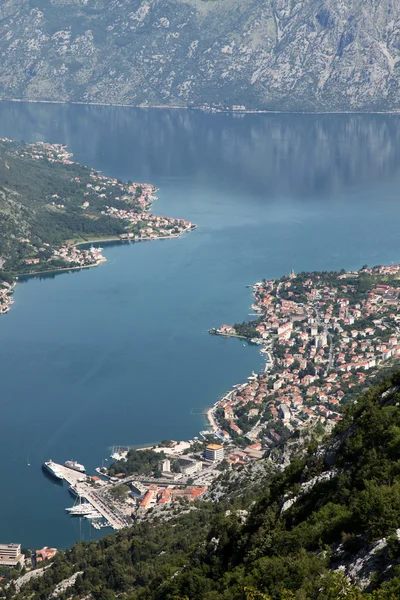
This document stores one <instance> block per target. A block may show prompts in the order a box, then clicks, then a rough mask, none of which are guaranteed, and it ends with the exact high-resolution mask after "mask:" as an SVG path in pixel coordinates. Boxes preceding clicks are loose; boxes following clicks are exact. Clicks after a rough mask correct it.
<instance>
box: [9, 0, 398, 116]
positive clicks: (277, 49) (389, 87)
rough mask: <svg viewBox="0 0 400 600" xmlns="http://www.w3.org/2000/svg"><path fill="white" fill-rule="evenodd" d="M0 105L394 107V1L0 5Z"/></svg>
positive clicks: (35, 1) (21, 1) (109, 0)
mask: <svg viewBox="0 0 400 600" xmlns="http://www.w3.org/2000/svg"><path fill="white" fill-rule="evenodd" d="M0 56H1V67H0V97H2V98H24V99H35V100H56V101H80V102H105V103H116V104H117V103H123V104H135V105H140V104H145V105H146V104H148V105H170V106H172V105H176V106H198V105H202V104H205V103H208V104H214V105H221V106H228V107H232V105H246V106H247V107H248V108H255V107H256V108H267V109H271V110H331V111H335V110H365V111H369V110H395V109H398V108H400V90H399V69H400V4H399V3H398V2H396V1H395V0H379V1H378V0H269V1H266V0H208V1H207V0H162V1H161V0H2V2H1V3H0Z"/></svg>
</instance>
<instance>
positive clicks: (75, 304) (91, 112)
mask: <svg viewBox="0 0 400 600" xmlns="http://www.w3.org/2000/svg"><path fill="white" fill-rule="evenodd" d="M0 136H7V137H11V138H14V139H17V140H25V141H33V140H46V141H51V142H62V143H66V144H67V145H68V147H69V148H70V150H71V151H72V152H74V156H75V158H76V160H79V161H81V162H85V163H87V164H90V165H92V166H94V167H96V168H98V169H101V170H102V171H103V172H104V173H105V174H107V175H112V176H116V177H120V178H121V179H133V180H139V181H140V180H143V181H149V182H152V183H154V184H155V185H157V186H158V187H160V192H159V201H158V202H157V203H156V204H155V205H154V212H156V213H159V214H165V215H170V216H177V217H183V218H186V219H189V220H191V221H193V222H195V223H197V224H198V226H199V227H198V229H197V230H196V231H195V232H194V233H192V234H189V235H186V236H185V237H183V238H180V239H177V240H165V241H158V242H152V243H142V244H135V245H118V244H117V245H109V246H107V247H106V252H105V254H106V256H107V258H108V262H107V263H106V264H105V265H102V266H101V267H99V268H96V269H87V270H84V271H81V272H72V273H67V274H62V275H57V276H55V277H54V276H47V277H41V278H35V279H30V280H28V281H26V282H22V283H21V284H20V285H19V286H18V287H17V289H16V293H15V304H14V306H13V309H12V311H11V312H10V313H9V314H8V315H7V316H4V317H1V319H0V339H1V344H0V381H1V394H0V411H1V412H0V415H1V421H0V423H1V435H0V473H1V477H2V492H3V493H2V494H1V497H0V514H1V515H2V516H1V518H0V541H2V542H8V541H13V542H14V541H16V542H22V543H23V545H26V546H30V547H36V546H39V545H43V544H46V545H48V546H52V545H55V546H57V547H66V546H68V545H71V544H72V543H73V542H74V541H75V540H77V539H80V538H84V539H88V538H89V536H90V530H89V528H88V526H87V525H86V527H84V526H81V525H80V523H79V521H77V520H73V519H70V518H68V517H67V516H66V515H65V513H64V508H65V507H66V506H69V505H70V504H71V503H72V499H71V498H70V497H69V495H68V493H67V491H66V489H65V487H64V488H63V487H60V486H57V485H54V484H52V483H51V482H50V481H49V480H48V479H46V478H45V477H44V475H43V474H42V472H41V469H40V465H41V463H42V462H43V461H44V460H46V459H48V458H52V459H53V460H56V461H65V460H66V459H69V458H74V459H76V460H79V461H80V462H83V463H84V464H85V465H86V466H87V467H88V468H89V469H93V468H94V467H95V466H98V465H100V464H101V461H102V459H104V458H106V457H108V455H109V447H110V446H112V445H113V444H132V445H135V444H147V443H151V442H154V441H158V440H160V439H162V438H174V439H187V438H188V437H190V436H193V435H196V434H197V432H198V430H199V429H201V428H202V427H203V418H202V417H201V416H199V415H197V416H195V415H193V414H191V411H192V409H193V408H202V407H206V406H209V405H211V404H212V403H213V402H215V400H217V399H218V397H219V396H220V395H221V394H222V393H223V392H224V391H226V390H227V389H228V388H229V387H230V386H231V385H233V384H234V383H236V382H238V381H241V380H243V379H244V378H245V377H247V375H249V374H250V372H251V370H252V369H259V368H261V366H262V363H261V359H260V357H259V354H258V352H257V350H256V349H254V348H250V347H243V345H242V343H241V342H239V341H236V340H223V339H219V338H216V337H212V336H209V335H208V334H207V333H206V330H207V329H208V328H210V327H212V326H214V325H216V324H220V323H222V322H227V323H232V322H235V321H240V320H244V319H246V318H247V315H248V313H249V312H251V311H250V310H249V308H250V304H251V296H250V293H249V290H248V289H246V287H245V286H246V285H247V284H250V283H253V282H254V281H256V280H259V279H261V278H262V277H267V278H269V277H275V276H280V275H282V274H285V273H288V272H289V271H290V270H291V269H292V268H294V269H295V270H308V269H339V268H341V267H346V268H357V267H360V266H361V265H362V264H365V263H368V264H378V263H390V262H391V261H399V260H400V249H399V234H398V230H399V222H400V202H399V189H400V185H399V184H400V121H399V118H398V117H390V116H297V115H292V116H281V115H271V116H265V115H257V116H256V115H254V116H253V115H246V116H245V117H244V118H237V117H234V116H232V115H207V114H202V113H197V112H190V111H187V112H185V111H154V110H137V109H130V108H109V107H84V106H56V105H33V104H15V103H0ZM28 463H30V465H31V466H28Z"/></svg>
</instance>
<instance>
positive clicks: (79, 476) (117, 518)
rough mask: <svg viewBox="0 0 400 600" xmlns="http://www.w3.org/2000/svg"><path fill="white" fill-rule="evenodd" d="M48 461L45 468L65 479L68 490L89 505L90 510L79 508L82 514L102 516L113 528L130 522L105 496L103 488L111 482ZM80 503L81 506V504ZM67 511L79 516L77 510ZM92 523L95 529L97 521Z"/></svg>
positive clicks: (121, 526)
mask: <svg viewBox="0 0 400 600" xmlns="http://www.w3.org/2000/svg"><path fill="white" fill-rule="evenodd" d="M49 463H51V468H50V469H49V467H48V466H47V465H48V464H49ZM49 463H45V465H46V467H45V468H47V470H48V471H50V473H51V474H52V475H53V476H54V477H55V478H56V479H62V480H63V481H66V482H67V483H68V485H69V486H70V491H71V492H72V493H73V494H74V495H75V496H76V497H77V498H79V501H80V502H82V500H83V501H84V502H86V503H88V504H89V505H90V506H91V511H85V510H82V509H81V511H82V516H84V515H88V514H89V515H90V514H91V518H93V519H97V518H103V519H104V522H105V523H106V526H109V527H111V528H112V529H115V530H118V529H122V528H123V527H127V526H129V525H130V524H131V522H130V521H129V520H128V518H127V516H126V515H124V514H123V513H121V512H120V510H119V509H118V508H117V507H116V506H115V504H114V503H113V502H112V501H111V500H110V497H109V495H107V497H105V493H104V492H105V488H109V487H110V486H111V485H112V484H107V483H106V482H105V481H103V480H101V479H100V478H98V477H91V476H89V475H85V474H83V473H82V472H79V471H76V470H75V469H71V468H68V467H65V466H64V465H60V464H57V463H54V462H53V461H49ZM52 471H53V472H52ZM80 505H81V506H83V505H82V504H80ZM78 506H79V505H78ZM68 512H69V513H70V514H71V512H72V514H76V515H77V516H79V511H74V510H72V511H68ZM92 524H94V525H96V527H95V528H96V529H97V528H98V527H97V523H92Z"/></svg>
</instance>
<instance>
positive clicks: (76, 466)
mask: <svg viewBox="0 0 400 600" xmlns="http://www.w3.org/2000/svg"><path fill="white" fill-rule="evenodd" d="M64 466H65V467H68V469H73V470H74V471H79V473H85V471H86V469H85V467H84V466H83V465H80V464H79V463H78V462H76V460H67V461H65V463H64Z"/></svg>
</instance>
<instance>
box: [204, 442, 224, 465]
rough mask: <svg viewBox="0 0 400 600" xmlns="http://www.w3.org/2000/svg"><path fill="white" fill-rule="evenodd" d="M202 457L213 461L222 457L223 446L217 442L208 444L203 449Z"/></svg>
mask: <svg viewBox="0 0 400 600" xmlns="http://www.w3.org/2000/svg"><path fill="white" fill-rule="evenodd" d="M204 458H205V459H206V460H211V461H212V462H215V461H217V460H222V459H223V458H224V448H223V446H220V445H219V444H209V445H208V446H207V447H206V449H205V450H204Z"/></svg>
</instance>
